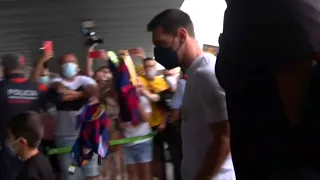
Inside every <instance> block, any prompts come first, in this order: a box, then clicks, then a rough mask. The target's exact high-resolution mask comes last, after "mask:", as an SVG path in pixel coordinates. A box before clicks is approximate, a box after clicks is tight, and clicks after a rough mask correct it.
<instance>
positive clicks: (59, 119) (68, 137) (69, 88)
mask: <svg viewBox="0 0 320 180" xmlns="http://www.w3.org/2000/svg"><path fill="white" fill-rule="evenodd" d="M60 65H61V77H58V78H54V79H52V80H51V83H52V84H51V86H61V88H62V89H63V90H62V93H63V101H62V102H60V103H58V104H57V105H56V107H57V114H56V119H55V132H54V135H55V138H56V139H55V141H56V146H57V147H59V148H60V147H66V146H72V145H73V144H74V142H75V141H76V139H77V138H78V136H79V131H80V128H78V127H77V120H76V117H77V114H78V112H79V110H80V109H81V107H82V106H83V105H84V104H86V103H87V102H88V100H89V99H90V98H92V97H93V96H96V95H97V94H95V92H97V91H98V87H97V83H96V82H95V81H94V80H93V79H92V78H90V77H87V76H81V75H78V71H79V66H78V61H77V58H76V56H75V55H73V54H66V55H64V56H63V57H62V58H61V59H60ZM58 159H59V164H60V168H61V171H62V179H64V180H78V179H82V178H83V175H84V176H85V177H86V180H96V179H99V173H100V172H99V164H98V155H97V154H95V155H94V156H93V158H92V160H90V161H89V162H88V164H87V165H86V166H84V167H83V168H81V169H79V170H77V171H76V172H75V174H73V175H70V174H69V172H68V168H69V166H70V164H72V159H71V156H70V154H61V155H59V156H58Z"/></svg>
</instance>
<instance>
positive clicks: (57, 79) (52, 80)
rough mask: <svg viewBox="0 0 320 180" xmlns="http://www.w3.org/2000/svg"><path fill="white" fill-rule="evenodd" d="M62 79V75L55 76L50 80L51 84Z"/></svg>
mask: <svg viewBox="0 0 320 180" xmlns="http://www.w3.org/2000/svg"><path fill="white" fill-rule="evenodd" d="M61 81H62V79H61V78H60V77H57V78H53V79H51V80H50V84H53V83H57V82H61Z"/></svg>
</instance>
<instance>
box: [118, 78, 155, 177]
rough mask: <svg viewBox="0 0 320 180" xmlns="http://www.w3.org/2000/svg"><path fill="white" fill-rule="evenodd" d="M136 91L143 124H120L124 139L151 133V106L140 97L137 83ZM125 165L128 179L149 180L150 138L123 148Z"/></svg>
mask: <svg viewBox="0 0 320 180" xmlns="http://www.w3.org/2000/svg"><path fill="white" fill-rule="evenodd" d="M136 90H137V93H138V95H139V96H140V97H139V102H140V104H139V111H140V114H141V118H142V120H143V122H141V123H140V124H138V125H132V124H131V122H124V123H122V125H121V126H122V128H123V131H124V133H123V134H124V136H125V137H137V136H144V135H147V134H149V133H151V127H150V125H149V118H150V116H151V112H152V110H151V104H150V102H149V100H148V99H147V98H146V97H144V96H142V92H141V91H142V85H141V84H140V83H139V81H138V82H137V86H136ZM124 152H125V163H126V165H127V170H128V176H129V177H130V179H138V180H150V179H152V175H151V162H152V156H153V153H152V152H153V149H152V138H147V139H143V140H139V141H135V142H134V143H130V144H126V145H125V146H124Z"/></svg>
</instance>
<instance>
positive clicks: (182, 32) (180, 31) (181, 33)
mask: <svg viewBox="0 0 320 180" xmlns="http://www.w3.org/2000/svg"><path fill="white" fill-rule="evenodd" d="M177 35H178V37H179V39H180V43H181V44H183V43H184V42H185V41H186V39H187V37H188V32H187V30H186V29H184V28H179V29H178V31H177Z"/></svg>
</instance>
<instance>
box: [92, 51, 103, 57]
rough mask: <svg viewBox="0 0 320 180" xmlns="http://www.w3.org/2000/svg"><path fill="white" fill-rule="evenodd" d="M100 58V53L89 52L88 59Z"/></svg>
mask: <svg viewBox="0 0 320 180" xmlns="http://www.w3.org/2000/svg"><path fill="white" fill-rule="evenodd" d="M100 57H101V53H100V51H93V52H89V58H93V59H94V58H100Z"/></svg>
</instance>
